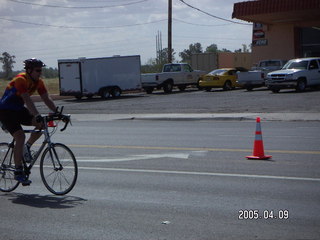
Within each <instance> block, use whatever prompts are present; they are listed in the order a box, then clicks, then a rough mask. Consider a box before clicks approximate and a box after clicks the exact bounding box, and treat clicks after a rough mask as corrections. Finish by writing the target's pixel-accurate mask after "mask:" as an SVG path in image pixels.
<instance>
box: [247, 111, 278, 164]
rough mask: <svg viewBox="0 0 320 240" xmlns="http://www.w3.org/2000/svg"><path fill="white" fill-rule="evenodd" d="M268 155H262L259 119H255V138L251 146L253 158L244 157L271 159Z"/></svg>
mask: <svg viewBox="0 0 320 240" xmlns="http://www.w3.org/2000/svg"><path fill="white" fill-rule="evenodd" d="M271 157H272V156H270V155H264V149H263V140H262V131H261V125H260V118H259V117H257V126H256V136H255V140H254V146H253V156H246V158H247V159H257V160H267V159H269V158H271Z"/></svg>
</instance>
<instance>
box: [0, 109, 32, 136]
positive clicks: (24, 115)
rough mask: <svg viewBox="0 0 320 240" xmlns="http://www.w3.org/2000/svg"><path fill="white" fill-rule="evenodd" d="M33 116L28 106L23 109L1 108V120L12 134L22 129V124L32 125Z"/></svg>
mask: <svg viewBox="0 0 320 240" xmlns="http://www.w3.org/2000/svg"><path fill="white" fill-rule="evenodd" d="M32 118H33V116H32V115H31V113H30V112H29V110H28V109H27V108H25V107H24V108H23V109H22V110H18V111H16V110H7V109H0V121H1V122H2V124H3V126H4V127H5V128H6V129H7V130H8V131H9V132H10V133H11V135H12V134H14V133H15V132H16V131H18V130H22V127H21V125H26V126H31V125H32Z"/></svg>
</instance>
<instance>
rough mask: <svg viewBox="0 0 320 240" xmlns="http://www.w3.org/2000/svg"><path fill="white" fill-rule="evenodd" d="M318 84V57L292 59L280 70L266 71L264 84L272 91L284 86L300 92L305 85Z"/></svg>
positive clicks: (319, 83) (319, 78)
mask: <svg viewBox="0 0 320 240" xmlns="http://www.w3.org/2000/svg"><path fill="white" fill-rule="evenodd" d="M318 85H320V57H313V58H298V59H292V60H290V61H288V62H287V63H286V64H285V65H284V66H283V68H282V69H281V70H278V71H274V72H270V73H268V75H267V80H266V86H267V87H268V88H269V89H270V90H271V91H272V92H274V93H278V92H279V91H280V89H284V88H295V89H296V90H297V91H299V92H302V91H304V90H305V89H306V87H313V86H318Z"/></svg>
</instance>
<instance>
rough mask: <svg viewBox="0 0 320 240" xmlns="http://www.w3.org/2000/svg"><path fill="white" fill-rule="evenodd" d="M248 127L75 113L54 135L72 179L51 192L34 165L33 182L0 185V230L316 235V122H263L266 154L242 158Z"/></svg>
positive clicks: (10, 233) (78, 234)
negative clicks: (75, 169)
mask: <svg viewBox="0 0 320 240" xmlns="http://www.w3.org/2000/svg"><path fill="white" fill-rule="evenodd" d="M254 131H255V123H254V122H253V121H227V122H226V121H207V120H203V121H182V120H180V121H159V120H157V121H154V120H151V121H149V120H116V121H114V120H113V121H86V120H75V121H74V122H73V126H72V127H70V128H69V129H68V130H67V131H66V132H64V133H61V132H59V131H58V132H57V133H56V135H55V136H54V140H55V141H62V142H63V143H65V144H67V145H68V146H70V147H71V149H72V150H73V151H74V153H75V155H76V156H77V159H78V162H79V169H80V173H79V180H78V182H77V185H76V187H75V188H74V190H73V191H72V192H71V193H70V194H69V195H68V196H65V197H56V196H52V195H50V194H49V192H48V191H47V190H46V189H45V187H44V186H43V184H42V183H41V180H40V178H39V173H38V168H35V169H34V171H33V174H32V180H33V183H32V185H31V186H30V187H24V188H23V187H19V188H18V189H17V190H16V191H15V192H13V193H7V194H4V193H0V196H1V205H0V216H1V225H0V231H1V238H3V239H22V238H23V239H33V240H36V239H121V240H122V239H137V240H144V239H146V240H150V239H179V240H180V239H190V240H191V239H192V240H194V239H208V240H209V239H210V240H211V239H290V240H291V239H318V238H319V236H320V231H319V229H320V228H319V222H320V216H319V212H320V211H319V210H320V208H319V201H320V193H319V182H320V174H319V171H318V169H319V164H320V161H319V160H320V152H319V145H320V140H319V137H318V136H319V134H320V126H319V122H277V121H275V122H272V121H267V122H263V123H262V131H263V139H264V143H265V151H266V154H271V155H273V158H272V160H269V161H249V160H246V159H245V156H246V155H249V154H251V152H252V146H253V140H254ZM4 139H7V136H5V135H3V134H1V135H0V140H1V141H3V140H4ZM254 211H258V218H257V219H247V218H250V215H249V214H253V212H254ZM286 214H288V215H286ZM272 216H273V217H272ZM287 216H288V218H287ZM243 218H244V219H243Z"/></svg>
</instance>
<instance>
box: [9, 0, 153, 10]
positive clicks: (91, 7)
mask: <svg viewBox="0 0 320 240" xmlns="http://www.w3.org/2000/svg"><path fill="white" fill-rule="evenodd" d="M7 1H10V2H15V3H21V4H25V5H32V6H40V7H51V8H77V9H93V8H112V7H124V6H128V5H133V4H137V3H142V2H147V1H149V0H140V1H136V2H130V3H122V4H117V5H109V6H94V7H93V6H79V7H72V6H59V5H49V4H40V3H31V2H24V1H18V0H7Z"/></svg>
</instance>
